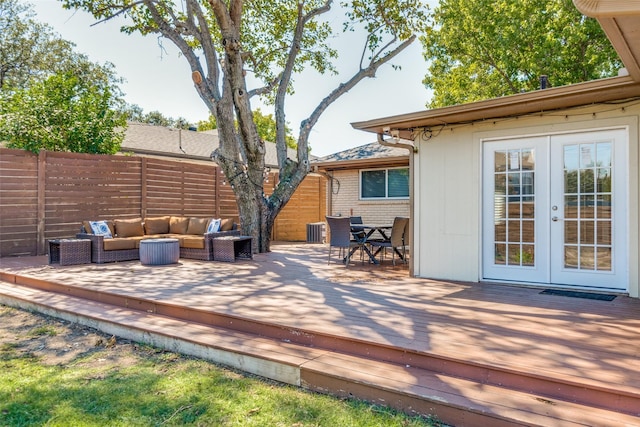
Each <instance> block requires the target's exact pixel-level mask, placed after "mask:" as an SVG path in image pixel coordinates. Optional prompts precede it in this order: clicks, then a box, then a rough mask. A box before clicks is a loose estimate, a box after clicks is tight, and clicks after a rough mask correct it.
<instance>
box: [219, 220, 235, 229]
mask: <svg viewBox="0 0 640 427" xmlns="http://www.w3.org/2000/svg"><path fill="white" fill-rule="evenodd" d="M229 230H233V220H232V219H231V218H225V219H223V220H222V222H220V231H229Z"/></svg>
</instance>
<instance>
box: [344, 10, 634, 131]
mask: <svg viewBox="0 0 640 427" xmlns="http://www.w3.org/2000/svg"><path fill="white" fill-rule="evenodd" d="M574 3H575V5H576V7H578V9H579V10H580V11H581V12H582V13H584V14H586V15H588V16H591V17H594V18H596V19H597V20H598V22H599V23H600V26H601V27H602V28H603V30H604V31H605V33H606V34H607V37H608V38H609V40H610V41H611V44H612V45H613V46H614V48H615V49H616V51H617V52H618V54H619V56H620V58H621V59H622V61H623V63H624V65H625V67H626V72H627V73H628V75H623V76H619V77H613V78H607V79H601V80H594V81H590V82H584V83H577V84H573V85H568V86H561V87H556V88H550V89H543V90H537V91H534V92H527V93H521V94H516V95H511V96H504V97H501V98H494V99H489V100H485V101H479V102H471V103H468V104H462V105H454V106H451V107H444V108H437V109H433V110H426V111H419V112H415V113H409V114H402V115H397V116H391V117H384V118H380V119H374V120H368V121H362V122H354V123H351V125H352V126H353V127H354V128H355V129H360V130H364V131H367V132H373V133H376V134H378V135H383V134H385V133H388V132H389V130H399V131H400V137H401V138H406V139H413V133H414V131H415V130H416V129H419V128H430V127H435V126H442V125H452V124H460V123H468V122H474V121H478V120H492V119H497V118H502V117H514V116H520V115H526V114H534V113H541V112H544V111H552V110H558V109H565V108H572V107H578V106H584V105H590V104H596V103H602V102H608V101H616V100H624V99H630V98H633V97H637V96H640V31H638V30H637V28H638V20H639V18H640V2H638V1H633V2H631V1H628V0H574Z"/></svg>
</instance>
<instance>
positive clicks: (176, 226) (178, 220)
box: [169, 216, 189, 234]
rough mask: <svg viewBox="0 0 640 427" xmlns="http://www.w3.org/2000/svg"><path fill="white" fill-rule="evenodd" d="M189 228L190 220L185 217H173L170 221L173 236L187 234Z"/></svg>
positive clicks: (170, 230)
mask: <svg viewBox="0 0 640 427" xmlns="http://www.w3.org/2000/svg"><path fill="white" fill-rule="evenodd" d="M187 227H189V218H188V217H184V216H172V217H171V218H170V219H169V233H171V234H187Z"/></svg>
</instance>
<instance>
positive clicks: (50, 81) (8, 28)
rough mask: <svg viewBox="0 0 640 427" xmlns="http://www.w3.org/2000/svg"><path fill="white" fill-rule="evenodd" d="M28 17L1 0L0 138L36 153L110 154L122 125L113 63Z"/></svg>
mask: <svg viewBox="0 0 640 427" xmlns="http://www.w3.org/2000/svg"><path fill="white" fill-rule="evenodd" d="M32 17H33V11H32V9H31V6H30V5H28V4H24V3H20V2H18V1H16V0H0V140H1V141H5V142H7V146H8V147H12V148H21V149H25V150H29V151H32V152H35V153H37V152H38V151H40V150H42V149H45V150H51V151H72V152H87V153H115V152H117V151H118V149H119V147H120V143H121V142H122V139H123V137H124V130H123V127H124V126H125V125H126V121H125V116H124V115H123V114H122V113H121V112H119V111H120V110H121V109H122V107H121V104H122V100H121V96H122V93H121V91H120V89H119V87H118V84H119V83H120V81H121V80H120V79H119V78H117V76H116V74H115V71H114V69H113V65H111V64H105V65H98V64H94V63H92V62H90V61H89V60H88V58H87V57H86V56H84V55H80V54H77V53H75V52H73V47H74V45H73V43H70V42H68V41H65V40H62V39H60V38H59V37H57V36H56V35H55V34H54V33H53V32H52V30H51V28H50V27H49V26H48V25H46V24H41V23H38V22H36V21H34V20H33V19H32ZM116 128H121V129H119V130H116Z"/></svg>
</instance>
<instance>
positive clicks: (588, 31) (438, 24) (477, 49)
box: [421, 0, 621, 108]
mask: <svg viewBox="0 0 640 427" xmlns="http://www.w3.org/2000/svg"><path fill="white" fill-rule="evenodd" d="M431 18H432V28H431V29H430V30H429V31H428V32H427V33H426V34H425V35H424V36H423V37H422V38H421V40H422V43H423V45H424V56H425V58H426V59H427V61H428V62H429V63H430V65H429V71H428V74H427V76H426V77H425V79H424V83H425V85H426V86H427V87H429V88H431V89H433V90H434V96H433V99H432V100H431V102H430V103H429V104H428V107H430V108H436V107H443V106H447V105H454V104H462V103H465V102H471V101H477V100H482V99H488V98H494V97H500V96H504V95H510V94H515V93H519V92H527V91H532V90H536V89H538V88H539V87H540V77H541V76H542V75H547V76H549V77H548V78H549V82H550V84H551V85H553V86H562V85H568V84H573V83H578V82H583V81H588V80H594V79H599V78H603V77H609V76H612V75H615V74H616V73H617V70H618V68H619V67H620V66H621V62H620V60H619V59H618V56H617V54H616V52H615V50H614V49H613V48H612V46H611V44H610V43H609V41H608V39H607V38H606V36H605V34H604V32H603V31H602V29H601V28H600V25H599V24H598V22H597V21H595V20H594V19H591V18H586V17H584V16H582V15H581V14H580V12H579V11H578V10H577V9H576V7H575V6H574V5H573V3H572V1H571V0H442V1H441V2H440V5H439V6H438V7H437V8H436V9H435V11H434V13H433V14H432V17H431Z"/></svg>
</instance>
